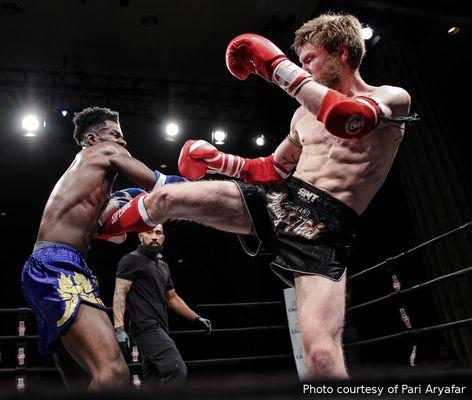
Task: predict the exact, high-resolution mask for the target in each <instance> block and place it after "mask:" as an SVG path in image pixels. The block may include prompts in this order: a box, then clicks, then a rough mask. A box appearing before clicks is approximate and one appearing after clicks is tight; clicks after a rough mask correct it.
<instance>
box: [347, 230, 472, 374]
mask: <svg viewBox="0 0 472 400" xmlns="http://www.w3.org/2000/svg"><path fill="white" fill-rule="evenodd" d="M471 226H472V221H469V222H467V223H465V224H463V225H461V226H459V227H457V228H455V229H452V230H450V231H448V232H446V233H443V234H442V235H439V236H436V237H434V238H431V239H430V240H427V241H426V242H423V243H421V244H419V245H418V246H415V247H413V248H411V249H409V250H407V251H404V252H402V253H400V254H397V255H396V256H393V257H389V258H386V259H385V260H383V261H382V262H380V263H378V264H375V265H373V266H372V267H369V268H366V269H364V270H362V271H360V272H358V273H356V274H353V275H351V276H350V277H349V278H348V280H350V281H352V280H354V279H357V278H359V277H362V276H364V275H366V274H367V273H369V272H372V271H374V270H377V269H380V268H382V267H387V270H386V272H387V273H389V274H390V275H391V278H392V281H393V289H394V291H393V292H392V293H389V294H388V295H385V296H381V297H378V298H376V299H373V300H369V301H366V302H364V303H361V304H357V305H354V306H351V307H348V308H347V310H346V311H347V312H352V311H359V310H362V309H364V308H366V307H370V306H373V305H377V304H380V303H383V302H387V301H391V300H393V301H395V302H396V305H397V308H398V311H399V313H400V316H401V319H402V321H403V323H404V325H405V328H406V329H405V330H403V331H402V332H399V333H395V334H391V335H386V336H381V337H377V338H372V339H366V340H361V341H357V342H352V343H345V347H346V348H352V347H358V346H363V345H369V344H373V343H381V342H385V341H390V340H399V339H405V338H407V339H408V340H409V343H410V345H411V352H410V357H409V361H410V366H412V367H413V366H415V363H416V349H417V342H416V340H415V339H416V338H417V337H418V336H422V335H424V334H428V333H432V332H437V331H443V330H447V329H454V328H460V327H463V326H468V325H470V324H471V323H472V318H469V319H464V320H460V321H453V322H448V323H445V324H439V325H435V326H429V327H425V328H419V329H413V326H412V324H411V321H410V317H409V315H408V313H407V311H406V306H405V304H404V298H405V296H406V295H409V294H411V293H413V292H416V291H417V290H420V289H424V288H427V287H430V286H433V285H436V284H438V283H441V282H444V281H447V280H450V279H453V278H457V277H460V276H464V275H467V274H469V273H470V272H472V267H466V268H463V269H461V270H459V271H454V272H452V273H450V274H446V275H443V276H440V277H437V278H434V279H431V280H429V281H426V282H423V283H420V284H417V285H415V286H412V287H410V288H407V289H403V290H401V283H400V280H399V278H398V273H397V271H396V269H397V268H396V267H397V266H398V262H399V261H400V260H401V259H403V258H405V257H407V256H409V255H412V254H413V253H416V252H417V251H419V250H421V249H425V248H427V247H429V246H431V245H433V244H436V243H437V242H439V241H442V240H444V239H446V238H448V237H450V236H452V235H454V234H456V233H458V232H461V231H464V230H466V229H469V228H470V227H471Z"/></svg>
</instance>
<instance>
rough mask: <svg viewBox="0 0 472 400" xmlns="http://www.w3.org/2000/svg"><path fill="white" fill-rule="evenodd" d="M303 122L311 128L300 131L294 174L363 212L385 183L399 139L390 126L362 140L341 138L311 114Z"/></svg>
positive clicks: (303, 124)
mask: <svg viewBox="0 0 472 400" xmlns="http://www.w3.org/2000/svg"><path fill="white" fill-rule="evenodd" d="M304 120H305V121H304ZM300 123H301V127H302V128H303V127H305V128H306V127H307V126H309V127H310V128H309V129H305V130H303V129H301V130H300V131H299V135H300V138H301V139H302V143H303V151H302V154H301V156H300V160H299V162H298V165H297V169H296V171H295V173H294V176H296V177H297V178H299V179H302V180H304V181H306V182H308V183H310V184H312V185H313V186H316V187H317V188H319V189H321V190H324V191H326V192H328V193H330V194H331V195H332V196H334V197H335V198H337V199H338V200H341V201H342V202H344V203H345V204H346V205H348V206H349V207H351V208H352V209H354V210H355V211H356V212H357V213H358V214H362V212H363V211H364V210H365V209H366V208H367V206H368V204H369V203H370V201H371V200H372V198H373V197H374V195H375V193H377V191H378V190H379V188H380V187H381V185H382V183H383V182H384V180H385V177H386V176H387V174H388V171H389V170H390V167H391V165H392V162H393V159H394V157H395V154H396V151H397V149H398V145H399V143H400V141H399V140H397V141H395V140H394V135H392V132H390V131H389V130H388V129H387V130H385V129H377V130H375V131H373V132H371V133H370V134H369V135H366V136H364V137H362V138H359V139H341V138H338V137H335V136H333V135H331V134H329V133H328V132H327V131H326V130H325V129H324V126H323V125H322V124H321V123H319V122H318V121H313V118H312V116H307V118H306V119H305V118H302V119H301V121H300Z"/></svg>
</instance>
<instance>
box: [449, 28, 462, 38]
mask: <svg viewBox="0 0 472 400" xmlns="http://www.w3.org/2000/svg"><path fill="white" fill-rule="evenodd" d="M460 30H461V28H460V27H458V26H452V27H450V28H449V29H448V31H447V34H448V35H449V36H454V35H457V34H458V33H459V32H460Z"/></svg>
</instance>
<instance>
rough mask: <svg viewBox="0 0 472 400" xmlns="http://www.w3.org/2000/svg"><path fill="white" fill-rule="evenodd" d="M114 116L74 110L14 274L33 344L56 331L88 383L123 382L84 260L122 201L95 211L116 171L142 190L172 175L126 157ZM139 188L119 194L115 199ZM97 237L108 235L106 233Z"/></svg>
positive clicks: (46, 342)
mask: <svg viewBox="0 0 472 400" xmlns="http://www.w3.org/2000/svg"><path fill="white" fill-rule="evenodd" d="M118 118H119V116H118V113H117V112H114V111H111V110H109V109H106V108H98V107H94V108H86V109H85V110H83V111H82V112H80V113H77V114H75V117H74V124H75V132H74V138H75V140H76V141H77V144H79V145H80V146H82V151H80V152H79V153H78V154H77V156H76V157H75V160H74V161H73V162H72V164H71V165H70V167H69V168H68V170H67V171H66V172H65V173H64V175H63V176H62V177H61V179H59V181H58V182H57V184H56V186H55V187H54V189H53V191H52V193H51V195H50V197H49V200H48V202H47V204H46V207H45V209H44V213H43V216H42V219H41V224H40V226H39V232H38V237H37V242H36V244H35V246H34V250H33V254H32V255H31V257H30V258H29V259H28V261H27V262H26V263H25V266H24V268H23V273H22V285H23V292H24V294H25V297H26V300H27V301H28V303H29V305H30V307H31V308H32V309H33V311H34V312H35V314H36V317H37V322H38V334H39V345H40V351H41V352H42V353H50V352H52V351H54V349H55V342H56V341H57V339H58V338H60V340H61V342H62V344H63V345H64V347H65V349H66V350H67V351H68V352H69V353H70V355H71V356H72V357H73V358H74V359H75V360H76V361H77V362H78V363H79V364H80V365H81V366H82V367H83V368H84V369H85V370H86V371H87V372H88V374H89V375H90V378H91V383H90V386H89V387H90V388H92V389H99V388H104V387H111V386H112V385H113V386H114V387H118V386H122V385H126V384H128V383H129V371H128V367H127V366H126V363H125V360H124V358H123V356H122V355H121V351H120V348H119V347H118V343H117V342H116V339H115V332H114V330H113V326H112V325H111V323H110V320H109V318H108V316H107V314H106V312H105V306H104V304H103V303H102V301H101V300H100V296H99V294H98V284H97V281H96V279H95V277H94V276H93V275H92V272H91V271H90V269H89V268H88V266H87V265H86V263H85V261H84V258H85V254H86V253H87V250H88V248H89V244H90V240H91V239H92V238H93V237H94V235H95V234H96V232H97V227H98V222H99V218H101V219H102V220H106V218H107V216H108V215H110V214H111V213H113V211H116V209H117V208H118V207H119V206H122V205H123V204H117V205H116V206H115V207H116V209H115V210H114V209H113V207H112V208H111V209H110V206H108V207H106V209H105V210H104V211H105V213H104V214H102V215H101V212H102V211H103V209H104V208H105V205H106V204H107V202H108V200H109V198H110V189H111V187H112V185H113V182H114V180H115V177H116V175H117V173H122V174H123V175H125V176H126V177H128V178H129V179H131V180H132V181H134V182H136V183H137V184H139V185H140V186H142V187H144V188H148V189H152V188H153V187H154V186H155V185H156V181H157V182H158V184H157V186H158V185H160V184H165V183H169V182H168V181H169V180H171V179H174V178H176V177H167V178H168V179H167V182H166V177H165V176H164V175H163V174H161V173H160V172H158V171H152V170H150V169H149V168H147V167H146V166H145V165H144V164H143V163H141V162H140V161H138V160H136V159H134V158H132V157H131V155H130V154H129V153H128V151H126V150H125V146H126V142H125V140H124V139H123V133H122V132H121V127H120V124H119V119H118ZM177 178H180V177H177ZM174 180H175V179H174ZM180 180H182V178H180ZM133 190H134V192H133ZM140 192H143V191H139V190H135V189H132V190H128V191H127V192H124V193H121V195H122V196H121V200H120V201H122V199H123V196H128V197H129V198H132V197H134V196H136V195H137V194H139V193H140ZM113 200H116V199H113ZM128 200H129V199H128ZM108 204H110V205H113V204H114V203H113V202H110V203H108ZM123 208H124V207H123ZM150 225H153V224H151V223H149V221H148V223H147V224H146V222H145V221H143V225H142V227H141V228H142V230H149V229H150V227H149V226H150ZM100 237H101V238H102V239H112V240H113V239H116V236H114V235H101V236H100Z"/></svg>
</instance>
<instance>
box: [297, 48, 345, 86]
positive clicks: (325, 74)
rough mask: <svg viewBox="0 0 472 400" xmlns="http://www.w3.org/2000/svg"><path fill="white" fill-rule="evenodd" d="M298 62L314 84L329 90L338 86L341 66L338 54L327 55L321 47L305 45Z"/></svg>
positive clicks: (340, 78) (341, 71) (340, 80)
mask: <svg viewBox="0 0 472 400" xmlns="http://www.w3.org/2000/svg"><path fill="white" fill-rule="evenodd" d="M300 62H301V64H302V68H303V69H304V70H305V71H307V72H309V73H310V74H311V76H312V77H313V79H314V80H315V81H316V82H318V83H320V84H321V85H324V86H327V87H329V88H336V87H339V86H340V84H341V82H342V79H343V65H342V63H341V61H340V57H339V54H337V53H328V52H327V51H326V50H325V49H324V47H322V46H319V45H316V44H312V43H306V44H305V45H304V46H303V48H302V50H301V52H300Z"/></svg>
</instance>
